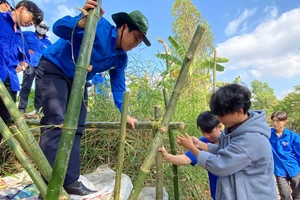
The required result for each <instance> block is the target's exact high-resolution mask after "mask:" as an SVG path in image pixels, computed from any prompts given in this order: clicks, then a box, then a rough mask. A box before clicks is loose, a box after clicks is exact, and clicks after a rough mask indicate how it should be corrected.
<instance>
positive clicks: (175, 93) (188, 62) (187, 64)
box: [129, 26, 204, 200]
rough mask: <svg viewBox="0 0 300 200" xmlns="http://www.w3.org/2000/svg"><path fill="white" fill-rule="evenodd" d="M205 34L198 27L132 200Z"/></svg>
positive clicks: (137, 191) (131, 196) (139, 176)
mask: <svg viewBox="0 0 300 200" xmlns="http://www.w3.org/2000/svg"><path fill="white" fill-rule="evenodd" d="M203 32H204V28H203V27H200V26H198V27H197V29H196V32H195V35H194V37H193V39H192V42H191V45H190V47H189V49H188V51H187V53H186V55H185V58H184V61H183V64H182V68H181V70H180V73H179V76H178V80H177V82H176V85H175V87H174V90H173V93H172V96H171V99H170V101H169V105H168V108H167V110H166V112H165V114H164V117H163V119H162V121H161V125H160V127H159V129H158V131H157V133H156V135H155V138H154V139H153V140H152V142H151V145H150V149H149V154H148V155H147V157H146V158H145V160H144V162H143V164H142V166H141V168H140V173H139V175H138V178H137V180H136V182H135V184H134V186H133V189H132V191H131V194H130V196H129V199H130V200H135V199H137V198H138V197H139V194H140V192H141V189H142V187H143V185H144V181H145V178H146V176H147V174H148V173H149V171H150V167H151V166H152V165H153V163H154V161H155V156H156V154H157V149H158V147H160V146H161V145H162V140H163V134H164V133H165V132H166V131H167V127H168V125H169V123H170V121H171V117H172V116H173V114H174V112H175V107H176V104H177V101H178V98H179V95H180V92H181V90H182V88H183V86H184V82H185V79H186V76H187V73H188V71H189V67H190V65H191V63H192V61H193V57H194V55H195V52H196V50H197V47H198V45H199V43H200V40H201V37H202V35H203Z"/></svg>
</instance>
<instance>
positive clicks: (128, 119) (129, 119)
mask: <svg viewBox="0 0 300 200" xmlns="http://www.w3.org/2000/svg"><path fill="white" fill-rule="evenodd" d="M137 121H138V120H137V119H135V118H133V117H131V116H130V115H127V119H126V122H127V124H129V125H130V126H131V127H132V129H135V125H134V122H137Z"/></svg>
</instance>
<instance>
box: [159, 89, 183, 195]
mask: <svg viewBox="0 0 300 200" xmlns="http://www.w3.org/2000/svg"><path fill="white" fill-rule="evenodd" d="M163 94H164V101H165V107H166V109H167V108H168V102H169V95H168V91H167V89H166V88H164V89H163ZM168 132H169V140H170V147H171V153H172V154H173V155H176V149H175V137H174V133H173V131H172V130H169V131H168ZM172 168H173V186H174V198H175V200H179V185H178V169H177V165H174V164H173V165H172Z"/></svg>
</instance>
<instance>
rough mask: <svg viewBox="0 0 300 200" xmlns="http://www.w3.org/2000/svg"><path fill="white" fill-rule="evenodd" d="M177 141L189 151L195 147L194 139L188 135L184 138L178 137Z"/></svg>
mask: <svg viewBox="0 0 300 200" xmlns="http://www.w3.org/2000/svg"><path fill="white" fill-rule="evenodd" d="M176 141H177V143H178V144H179V145H181V146H183V147H184V148H186V149H189V150H190V149H192V148H194V147H195V145H194V143H193V140H192V138H191V137H190V136H189V134H187V133H185V135H184V137H181V136H179V135H177V137H176Z"/></svg>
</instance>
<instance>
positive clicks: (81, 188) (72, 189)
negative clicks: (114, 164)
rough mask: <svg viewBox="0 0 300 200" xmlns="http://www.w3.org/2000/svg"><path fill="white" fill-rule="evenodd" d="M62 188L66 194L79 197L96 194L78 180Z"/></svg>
mask: <svg viewBox="0 0 300 200" xmlns="http://www.w3.org/2000/svg"><path fill="white" fill-rule="evenodd" d="M64 188H65V190H66V192H67V193H68V194H75V195H79V196H85V195H89V194H92V193H95V192H97V191H95V190H90V189H88V188H87V187H85V185H83V183H82V182H81V181H78V180H76V181H74V182H73V183H71V184H69V185H65V186H64Z"/></svg>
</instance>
